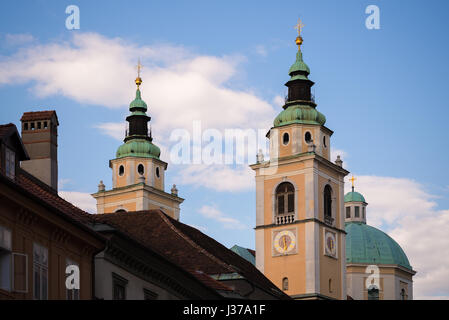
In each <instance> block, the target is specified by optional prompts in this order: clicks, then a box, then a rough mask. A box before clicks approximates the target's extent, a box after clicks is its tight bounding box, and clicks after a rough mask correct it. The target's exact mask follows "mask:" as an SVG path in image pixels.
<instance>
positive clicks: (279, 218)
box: [251, 22, 349, 299]
mask: <svg viewBox="0 0 449 320" xmlns="http://www.w3.org/2000/svg"><path fill="white" fill-rule="evenodd" d="M301 28H302V25H301V23H300V22H299V23H298V25H297V29H298V37H297V38H296V44H297V45H298V52H297V53H296V61H295V62H294V64H293V65H292V66H291V67H290V70H289V75H290V80H289V81H288V82H287V83H286V84H285V85H286V86H287V87H288V97H287V99H286V102H285V105H284V106H283V109H284V110H283V111H282V112H281V113H280V114H279V115H278V116H277V117H276V118H275V120H274V123H273V127H272V128H271V129H270V131H269V132H268V134H267V137H268V139H269V141H270V144H269V145H270V159H269V160H268V161H263V159H262V157H258V160H257V163H256V164H253V165H251V168H252V169H253V170H254V171H255V178H256V227H255V230H256V231H255V233H256V266H257V268H258V269H259V270H260V271H261V272H263V273H264V275H265V276H267V277H268V278H269V279H270V280H271V281H272V282H273V283H275V284H276V285H277V286H278V287H279V288H281V289H282V290H284V291H285V293H287V294H288V295H290V296H291V297H292V298H294V299H346V277H345V231H344V228H345V224H344V222H345V219H344V218H345V217H344V215H343V209H344V201H343V197H344V177H345V176H346V175H347V174H348V173H349V172H348V171H346V170H345V169H343V167H342V161H341V160H340V159H337V161H336V163H332V162H331V161H330V154H331V153H330V147H331V140H330V138H331V136H332V134H333V132H332V131H331V130H330V129H328V128H327V127H326V126H324V124H325V122H326V118H325V116H324V115H323V114H322V113H320V112H319V111H318V110H317V109H316V106H317V105H316V103H315V101H314V100H315V99H314V97H313V96H312V94H311V87H312V86H313V84H314V83H313V82H312V81H311V80H309V78H308V76H309V74H310V69H309V67H308V66H307V65H306V64H305V63H304V61H303V56H302V51H301V45H302V43H303V38H302V36H301Z"/></svg>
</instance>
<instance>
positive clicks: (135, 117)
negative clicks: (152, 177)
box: [125, 59, 152, 142]
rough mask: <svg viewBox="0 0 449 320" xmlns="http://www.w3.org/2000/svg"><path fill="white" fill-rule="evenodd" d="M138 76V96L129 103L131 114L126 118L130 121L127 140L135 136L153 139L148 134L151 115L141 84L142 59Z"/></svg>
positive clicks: (136, 81) (138, 65) (138, 68)
mask: <svg viewBox="0 0 449 320" xmlns="http://www.w3.org/2000/svg"><path fill="white" fill-rule="evenodd" d="M136 67H137V78H136V80H135V83H136V85H137V89H136V97H135V99H134V100H133V101H131V103H130V104H129V111H131V114H130V115H129V116H128V117H127V118H126V121H128V122H129V132H128V134H127V136H126V137H125V142H126V141H128V140H132V139H135V138H138V139H146V140H149V141H151V140H152V139H151V135H150V136H149V135H148V122H149V121H150V119H151V117H149V116H147V114H146V112H147V104H146V103H145V101H143V100H142V94H141V92H140V85H141V84H142V78H141V77H140V72H141V70H142V64H141V63H140V59H139V60H138V62H137V66H136Z"/></svg>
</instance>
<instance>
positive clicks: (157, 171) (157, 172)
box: [156, 167, 160, 178]
mask: <svg viewBox="0 0 449 320" xmlns="http://www.w3.org/2000/svg"><path fill="white" fill-rule="evenodd" d="M156 177H158V178H159V177H160V172H159V167H156Z"/></svg>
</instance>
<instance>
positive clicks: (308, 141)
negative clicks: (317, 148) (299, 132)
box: [304, 131, 312, 143]
mask: <svg viewBox="0 0 449 320" xmlns="http://www.w3.org/2000/svg"><path fill="white" fill-rule="evenodd" d="M304 138H305V139H306V142H307V143H310V142H311V141H312V134H311V133H310V132H309V131H307V132H306V135H305V137H304Z"/></svg>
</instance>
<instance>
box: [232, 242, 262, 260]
mask: <svg viewBox="0 0 449 320" xmlns="http://www.w3.org/2000/svg"><path fill="white" fill-rule="evenodd" d="M231 250H232V251H234V252H235V253H237V254H238V255H239V256H241V257H242V258H244V259H246V260H247V261H249V262H251V263H252V264H253V265H256V257H254V256H253V255H252V254H251V252H249V250H248V249H245V248H243V247H240V246H238V245H235V246H233V247H232V248H231Z"/></svg>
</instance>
